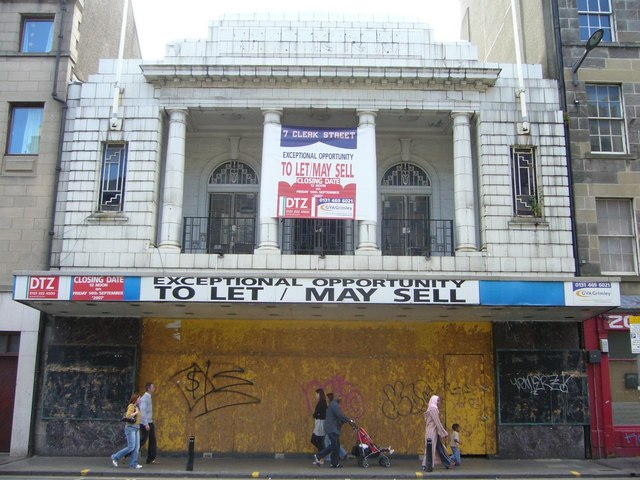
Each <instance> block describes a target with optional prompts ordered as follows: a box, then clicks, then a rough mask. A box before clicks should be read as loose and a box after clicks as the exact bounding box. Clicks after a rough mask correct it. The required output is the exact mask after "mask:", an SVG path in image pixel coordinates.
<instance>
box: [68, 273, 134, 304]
mask: <svg viewBox="0 0 640 480" xmlns="http://www.w3.org/2000/svg"><path fill="white" fill-rule="evenodd" d="M71 299H72V300H91V301H98V300H102V301H109V300H124V277H108V276H100V275H96V276H91V275H87V276H78V277H73V293H72V294H71Z"/></svg>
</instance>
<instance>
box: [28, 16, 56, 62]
mask: <svg viewBox="0 0 640 480" xmlns="http://www.w3.org/2000/svg"><path fill="white" fill-rule="evenodd" d="M53 25H54V23H53V17H23V18H22V39H21V41H20V51H21V52H24V53H48V52H50V51H51V50H52V47H53Z"/></svg>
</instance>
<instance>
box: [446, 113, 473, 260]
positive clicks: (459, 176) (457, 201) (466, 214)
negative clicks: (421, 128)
mask: <svg viewBox="0 0 640 480" xmlns="http://www.w3.org/2000/svg"><path fill="white" fill-rule="evenodd" d="M451 116H452V117H453V189H454V207H455V220H454V223H455V239H456V251H458V252H475V251H477V244H476V205H475V195H474V182H473V161H472V157H471V127H470V124H469V122H470V118H471V113H469V112H454V113H453V114H452V115H451Z"/></svg>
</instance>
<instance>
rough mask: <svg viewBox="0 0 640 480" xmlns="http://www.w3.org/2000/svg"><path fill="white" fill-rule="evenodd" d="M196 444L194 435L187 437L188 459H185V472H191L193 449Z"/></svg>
mask: <svg viewBox="0 0 640 480" xmlns="http://www.w3.org/2000/svg"><path fill="white" fill-rule="evenodd" d="M195 445H196V437H194V436H193V435H192V436H190V437H189V459H188V460H187V472H193V451H194V449H195Z"/></svg>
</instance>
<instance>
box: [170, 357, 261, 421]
mask: <svg viewBox="0 0 640 480" xmlns="http://www.w3.org/2000/svg"><path fill="white" fill-rule="evenodd" d="M217 368H218V370H215V371H212V370H213V369H212V366H211V361H210V360H207V362H206V363H205V367H204V368H202V367H201V366H200V365H198V364H197V363H195V362H194V363H192V364H191V365H190V366H188V367H187V368H185V369H183V370H180V371H178V372H177V373H175V374H174V375H173V376H172V377H171V379H172V380H173V381H174V382H175V384H176V387H177V388H178V390H180V393H181V394H182V396H183V397H184V398H185V400H186V401H187V405H188V407H189V412H194V410H195V413H196V415H195V416H196V418H197V417H201V416H203V415H207V414H209V413H211V412H214V411H216V410H220V409H223V408H229V407H237V406H238V405H250V404H255V403H260V399H259V398H258V397H256V396H254V395H251V394H249V393H247V392H246V391H242V389H245V390H246V389H247V388H250V387H252V386H253V382H252V381H251V380H248V379H246V378H243V377H241V376H240V375H242V374H244V373H245V371H244V369H243V368H241V367H238V366H235V365H219V366H218V367H217ZM196 409H197V410H196Z"/></svg>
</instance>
